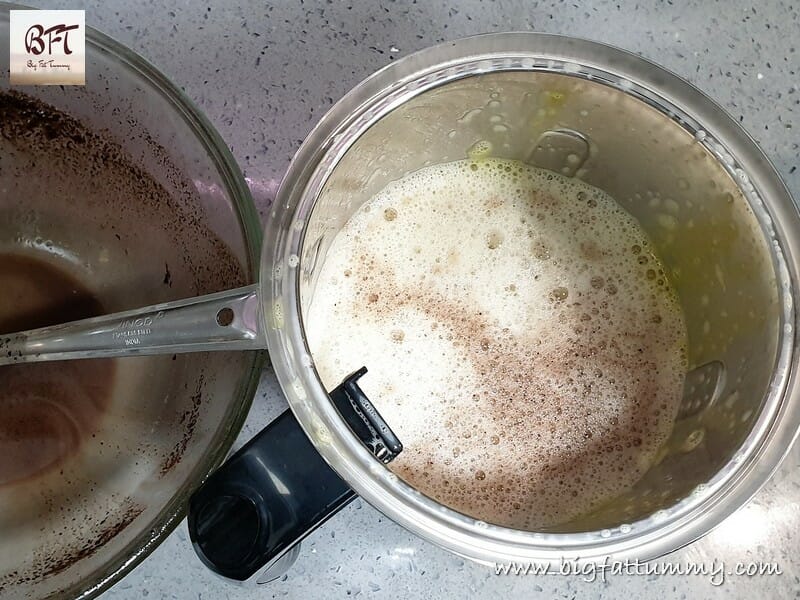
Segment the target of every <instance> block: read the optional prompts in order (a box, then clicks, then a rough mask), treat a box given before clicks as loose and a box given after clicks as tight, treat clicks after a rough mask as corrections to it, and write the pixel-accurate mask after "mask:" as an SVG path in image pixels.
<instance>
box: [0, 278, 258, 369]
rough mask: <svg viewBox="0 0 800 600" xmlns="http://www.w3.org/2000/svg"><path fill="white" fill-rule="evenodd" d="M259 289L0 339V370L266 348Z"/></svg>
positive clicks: (77, 322)
mask: <svg viewBox="0 0 800 600" xmlns="http://www.w3.org/2000/svg"><path fill="white" fill-rule="evenodd" d="M259 304H260V300H259V297H258V285H255V284H254V285H250V286H247V287H242V288H238V289H234V290H226V291H224V292H218V293H216V294H209V295H207V296H199V297H196V298H188V299H184V300H174V301H172V302H165V303H162V304H154V305H152V306H147V307H144V308H138V309H134V310H128V311H125V312H119V313H114V314H110V315H102V316H99V317H93V318H91V319H83V320H80V321H73V322H71V323H64V324H62V325H53V326H51V327H42V328H40V329H31V330H29V331H21V332H17V333H9V334H0V365H9V364H14V363H24V362H37V361H51V360H66V359H73V358H101V357H112V356H142V355H149V354H178V353H183V352H204V351H207V350H258V349H263V348H266V347H267V343H266V338H265V335H264V328H263V326H262V323H261V310H260V307H259Z"/></svg>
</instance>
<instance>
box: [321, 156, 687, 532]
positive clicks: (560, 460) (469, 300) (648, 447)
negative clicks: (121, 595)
mask: <svg viewBox="0 0 800 600" xmlns="http://www.w3.org/2000/svg"><path fill="white" fill-rule="evenodd" d="M307 331H308V335H309V343H310V347H311V350H312V353H313V356H314V360H315V363H316V365H317V367H318V368H319V371H320V375H321V376H322V379H323V382H324V383H325V385H326V386H328V387H329V388H332V387H334V386H336V385H338V383H339V382H340V381H341V379H342V378H343V377H345V376H346V375H347V374H348V373H349V372H351V371H353V370H355V369H356V368H358V367H360V366H361V365H366V366H367V367H368V368H369V373H368V374H367V375H366V376H365V377H364V378H363V379H362V380H361V386H362V388H363V389H364V391H365V392H366V394H367V395H368V396H369V398H370V399H371V400H372V401H373V402H374V403H375V405H376V407H377V408H378V410H379V411H380V412H381V414H382V415H383V416H384V418H385V419H386V420H387V422H388V423H389V424H390V425H391V426H392V428H393V429H394V430H395V432H396V433H397V434H398V436H399V437H400V439H401V440H402V441H403V444H404V446H405V450H404V451H403V453H402V454H401V455H400V456H399V457H398V458H397V459H396V460H395V461H394V462H393V463H392V465H391V468H392V469H393V470H394V471H395V472H396V473H398V475H400V476H401V477H402V478H404V479H405V480H406V481H408V482H409V483H410V484H411V485H413V486H415V487H416V488H418V489H419V490H420V491H422V492H424V493H425V494H427V495H429V496H431V497H432V498H434V499H436V500H437V501H439V502H441V503H443V504H446V505H448V506H451V507H452V508H455V509H456V510H459V511H461V512H464V513H467V514H470V515H472V516H474V517H477V518H480V519H484V520H486V521H489V522H492V523H496V524H500V525H506V526H511V527H517V528H524V529H532V528H537V527H543V526H549V525H555V524H558V523H562V522H565V521H568V520H569V519H571V518H574V517H576V516H579V515H581V514H584V513H586V512H587V511H590V510H592V509H593V508H595V507H597V506H598V505H600V504H602V503H603V502H605V501H607V500H609V499H611V498H613V497H614V496H616V495H617V494H619V493H621V492H623V491H625V490H627V489H628V488H630V487H631V486H632V485H633V484H634V483H635V482H636V481H637V480H638V479H639V478H640V477H641V476H642V475H643V474H644V472H645V471H646V470H647V469H648V468H649V466H650V465H651V463H652V461H653V459H654V456H655V454H656V452H657V450H658V448H659V447H660V445H661V444H662V443H663V442H664V441H665V440H666V438H667V437H668V435H669V434H670V431H671V429H672V424H673V421H674V418H675V415H676V412H677V409H678V405H679V403H680V400H681V393H682V386H683V377H684V372H685V356H686V328H685V324H684V322H683V315H682V312H681V309H680V307H679V305H678V302H677V300H676V297H675V294H674V292H673V290H672V289H671V288H670V284H669V282H668V281H667V278H666V277H665V275H664V272H663V268H662V265H661V263H660V261H659V259H658V258H657V257H656V256H655V255H654V253H653V250H652V247H651V244H650V242H649V240H648V238H647V236H646V234H645V232H644V231H643V230H642V229H641V227H640V226H639V224H638V223H637V222H636V220H635V219H634V218H633V217H631V215H630V214H628V213H627V212H626V211H625V210H624V209H622V208H621V207H620V206H619V204H617V203H616V202H615V201H614V200H613V199H612V198H611V197H610V196H608V195H607V194H605V193H604V192H602V191H600V190H598V189H596V188H593V187H591V186H589V185H587V184H585V183H583V182H581V181H580V180H577V179H570V178H566V177H562V176H560V175H557V174H554V173H552V172H550V171H543V170H540V169H537V168H534V167H530V166H527V165H523V164H521V163H517V162H512V161H502V160H494V159H491V160H489V159H482V160H479V161H472V160H466V161H459V162H454V163H449V164H443V165H436V166H432V167H428V168H425V169H422V170H420V171H417V172H415V173H413V174H411V175H409V176H407V177H405V178H404V179H402V180H400V181H397V182H395V183H393V184H391V185H390V186H388V187H387V188H386V189H384V190H383V191H382V192H381V193H379V194H378V195H377V196H375V197H374V198H373V199H372V200H371V201H370V202H368V203H366V204H365V205H364V206H363V207H362V208H361V209H360V210H359V211H358V212H357V213H356V214H355V215H354V216H353V217H352V219H350V221H349V222H348V223H347V224H346V225H345V227H344V228H343V229H342V231H341V232H340V233H339V234H338V235H337V236H336V238H335V240H334V241H333V244H332V247H331V248H330V250H329V252H328V253H327V255H326V258H325V263H324V265H323V266H322V269H321V273H320V276H319V280H318V283H317V287H316V289H315V292H314V295H313V299H312V301H311V306H310V309H309V313H308V316H307Z"/></svg>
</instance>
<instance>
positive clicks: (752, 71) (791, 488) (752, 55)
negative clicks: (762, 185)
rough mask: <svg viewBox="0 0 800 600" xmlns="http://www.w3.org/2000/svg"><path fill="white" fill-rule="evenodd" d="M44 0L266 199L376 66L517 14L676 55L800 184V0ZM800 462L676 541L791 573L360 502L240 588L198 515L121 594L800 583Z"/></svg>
mask: <svg viewBox="0 0 800 600" xmlns="http://www.w3.org/2000/svg"><path fill="white" fill-rule="evenodd" d="M28 3H30V4H35V5H37V6H41V7H47V8H85V9H86V22H87V24H89V25H92V26H94V27H96V28H98V29H100V30H101V31H103V32H105V33H107V34H109V35H111V36H113V37H114V38H116V39H117V40H119V41H121V42H122V43H124V44H126V45H128V46H130V47H132V48H133V49H135V50H136V51H137V52H139V53H140V54H142V55H143V56H145V57H146V58H147V59H149V60H150V61H152V62H153V63H155V64H156V65H157V66H158V67H159V68H160V69H161V70H162V71H163V72H164V73H166V74H167V75H168V76H170V77H171V78H172V79H173V80H174V81H175V82H177V84H178V85H180V86H182V87H183V88H184V89H185V90H186V93H187V94H188V95H189V97H191V98H192V99H193V100H194V101H195V102H196V103H197V104H198V105H199V106H200V108H201V109H202V110H203V111H205V113H206V114H207V115H208V117H209V118H210V119H211V121H212V122H213V123H214V124H215V125H216V127H217V129H218V130H219V131H220V133H221V134H222V137H223V138H224V139H225V140H226V141H227V142H228V144H229V145H230V147H231V149H232V150H233V154H234V156H235V157H236V159H237V160H238V162H239V164H240V165H241V167H242V169H243V170H244V173H245V176H246V177H247V179H248V182H249V183H250V186H251V189H252V191H253V196H254V197H255V200H256V204H257V206H258V208H259V210H260V212H261V214H262V215H263V214H265V213H266V209H267V207H268V206H269V204H270V202H271V201H272V199H273V197H274V194H275V191H276V189H277V186H278V183H279V181H280V178H281V176H282V174H283V173H284V170H285V169H286V167H287V165H288V162H289V160H290V158H291V156H292V154H293V153H294V152H295V151H296V150H297V148H298V146H299V145H300V142H301V140H302V139H303V138H304V137H305V135H306V134H307V133H308V132H309V130H310V129H311V127H312V126H313V125H314V124H315V123H316V121H317V120H318V119H319V118H320V117H321V116H322V115H323V113H324V112H325V111H326V110H327V109H328V107H329V106H330V105H331V104H332V103H333V102H335V101H336V100H337V99H338V98H340V97H341V96H342V95H343V94H344V93H345V92H347V91H348V90H349V89H350V88H351V87H352V86H354V85H355V84H356V83H358V82H359V81H360V80H361V79H363V78H364V77H366V76H367V75H369V74H370V73H372V72H373V71H375V70H376V69H378V68H380V67H382V66H384V65H385V64H387V63H388V62H389V61H391V60H393V59H395V58H398V57H400V56H403V55H405V54H408V53H410V52H413V51H415V50H418V49H420V48H423V47H426V46H429V45H432V44H435V43H437V42H440V41H443V40H447V39H453V38H456V37H462V36H465V35H470V34H475V33H481V32H487V31H502V30H538V31H546V32H553V33H564V34H570V35H575V36H580V37H586V38H591V39H595V40H599V41H603V42H607V43H611V44H614V45H618V46H622V47H624V48H627V49H629V50H632V51H635V52H638V53H640V54H642V55H643V56H645V57H648V58H650V59H653V60H655V61H657V62H659V63H661V64H662V65H664V66H666V67H667V68H669V69H671V70H673V71H675V72H676V73H678V74H679V75H681V76H683V77H685V78H687V79H688V80H689V81H691V82H692V83H694V84H696V85H697V86H699V87H700V88H702V89H703V90H704V91H705V92H706V93H708V94H709V95H710V96H711V97H712V98H714V99H715V100H717V101H718V102H719V103H721V104H722V105H723V106H724V107H725V108H726V109H727V110H728V111H729V112H730V113H731V114H732V115H733V116H734V117H735V118H737V119H739V120H740V121H741V122H742V123H743V125H744V126H745V127H746V128H747V129H748V131H749V132H750V133H751V134H752V135H753V136H754V137H755V138H756V140H758V142H759V143H760V144H761V146H762V147H763V148H764V150H765V151H766V153H767V154H768V155H769V156H770V158H771V159H772V160H773V161H774V163H775V165H776V167H777V168H778V171H779V172H780V173H781V175H782V176H783V177H784V178H785V180H786V181H787V183H788V184H789V187H790V189H791V191H792V193H793V194H794V196H795V197H796V198H798V199H800V137H799V136H800V7H798V6H797V5H796V4H795V3H794V2H793V0H786V1H785V2H780V1H774V0H767V1H764V0H762V1H760V2H755V3H754V2H749V1H743V0H727V1H719V2H712V1H711V0H699V1H693V2H689V1H683V0H681V1H676V2H672V0H667V2H662V1H660V0H640V1H638V2H628V1H627V0H617V1H601V0H582V1H581V2H577V1H576V2H569V1H567V2H560V1H550V2H536V1H532V0H527V1H525V0H520V1H513V2H512V1H506V2H501V1H497V2H481V1H477V0H462V1H461V2H452V3H445V2H436V1H429V0H419V1H417V0H413V2H405V1H403V2H389V1H381V2H371V1H367V0H364V1H361V2H350V1H348V0H341V1H340V0H334V1H333V2H331V0H328V2H327V3H316V2H313V1H309V0H306V2H305V3H302V2H299V1H298V2H289V1H288V0H285V1H277V2H256V1H252V2H248V1H245V0H214V1H212V2H187V1H178V0H171V1H168V2H163V1H159V2H155V1H153V0H143V1H137V2H130V1H127V2H125V1H121V0H106V1H103V2H92V3H90V2H84V1H82V0H57V1H55V0H50V1H45V2H38V1H33V0H30V1H29V2H28ZM178 38H180V40H181V43H180V44H178V43H177V40H178ZM190 47H192V48H193V50H192V51H191V52H189V51H186V50H185V49H186V48H190ZM284 408H285V401H284V400H283V398H282V397H281V395H280V392H279V390H278V389H277V384H276V382H275V380H274V377H273V375H272V373H271V372H265V373H264V377H263V379H262V385H261V387H260V389H259V392H258V394H257V396H256V399H255V402H254V408H253V410H252V412H251V414H250V418H249V420H248V422H247V425H246V426H245V429H244V431H243V433H242V435H241V436H240V439H239V441H238V444H241V443H243V441H244V440H246V439H247V438H249V437H250V436H251V435H252V434H254V433H255V432H256V431H257V430H258V429H260V428H261V427H262V426H263V425H264V424H266V423H267V422H268V420H269V419H270V418H272V417H273V416H275V415H277V414H278V413H279V412H280V411H282V410H283V409H284ZM798 467H800V447H797V446H796V447H795V448H794V450H793V451H792V454H791V456H790V457H789V458H788V459H787V461H786V462H785V463H784V465H783V467H782V468H781V470H780V471H779V472H778V473H777V475H776V476H775V477H774V478H773V480H772V481H771V482H770V483H769V484H768V485H767V486H766V487H765V488H764V489H763V490H762V491H761V492H760V493H759V494H758V495H757V496H756V498H755V499H754V500H753V501H751V502H750V504H748V505H747V506H746V507H745V508H743V509H742V510H740V511H739V512H738V513H736V514H735V515H734V516H733V517H731V518H730V519H728V520H727V521H726V522H725V523H724V524H723V525H722V526H720V527H719V528H718V529H717V530H715V531H714V532H712V533H711V534H710V535H708V536H707V537H706V538H704V539H702V540H701V541H699V542H696V543H694V544H692V545H690V546H688V547H686V548H684V549H683V550H680V551H678V552H676V553H674V554H672V555H670V556H669V557H668V560H670V561H672V562H686V561H693V562H699V561H705V562H706V563H708V564H709V565H711V564H712V561H714V560H716V561H717V564H719V563H720V562H721V561H722V562H724V564H725V566H726V568H733V567H734V565H735V563H736V562H739V561H741V562H749V561H759V560H761V561H774V562H777V563H778V564H779V566H780V567H781V569H782V571H783V574H782V575H778V576H761V577H747V576H738V577H734V576H731V577H727V578H725V581H724V583H723V584H722V585H712V582H711V581H710V578H709V577H708V576H699V575H698V576H672V575H670V576H622V575H608V576H607V579H606V581H605V582H602V581H595V582H587V581H584V579H585V578H584V577H583V576H580V575H574V576H561V575H548V576H539V577H536V576H497V575H495V574H494V573H493V571H491V570H488V569H486V568H484V567H480V566H478V565H474V564H471V563H469V562H465V561H464V560H462V559H460V558H458V557H456V556H453V555H451V554H448V553H447V552H445V551H443V550H440V549H438V548H436V547H434V546H432V545H431V544H429V543H427V542H425V541H422V540H420V539H419V538H417V537H415V536H413V535H411V534H410V533H407V532H406V531H405V530H403V529H401V528H400V527H399V526H397V525H395V524H394V523H392V522H391V521H390V520H388V519H387V518H385V517H383V516H382V515H381V514H380V513H378V512H377V511H376V510H374V509H372V508H371V507H370V506H368V505H367V504H366V503H364V502H362V501H360V500H356V501H355V502H354V503H353V504H351V505H350V506H348V507H346V508H345V509H344V510H343V511H342V512H341V513H340V514H339V515H337V516H336V517H335V518H333V519H331V520H330V521H329V522H328V523H327V524H326V525H324V526H323V527H322V528H320V529H319V530H317V531H316V532H315V533H314V534H313V536H312V537H310V538H309V539H307V541H305V542H304V543H303V551H302V553H301V556H300V558H299V560H298V561H297V563H296V564H295V566H294V567H293V568H292V569H291V570H290V571H289V573H288V574H287V575H286V576H284V577H283V579H282V580H280V581H278V582H275V583H272V584H269V585H268V586H262V587H260V588H240V587H236V586H233V585H231V584H227V583H225V582H223V581H221V580H219V579H218V578H216V577H215V576H214V575H212V574H211V573H210V572H209V571H208V570H206V569H205V567H203V566H202V565H201V563H200V562H199V560H197V558H196V557H195V555H194V552H193V551H192V549H191V547H190V545H189V543H188V541H187V537H188V536H187V532H186V527H185V525H183V526H181V527H179V528H178V529H177V530H176V531H175V532H174V533H173V534H172V535H171V536H170V537H169V538H168V539H167V540H166V542H165V543H164V544H163V545H161V546H160V547H159V548H158V549H157V550H156V551H155V552H154V553H153V554H152V555H151V556H150V557H149V558H148V559H147V560H145V561H144V563H143V564H141V565H140V566H139V567H138V568H136V569H135V570H134V571H133V572H132V573H131V574H129V575H128V576H127V577H126V578H125V579H123V580H122V581H121V582H119V583H118V584H117V585H115V586H114V587H113V588H112V589H111V590H110V591H109V592H107V594H106V595H105V596H104V598H108V599H109V600H115V599H127V598H143V597H147V598H180V599H184V598H190V599H195V598H197V599H198V600H201V599H211V598H215V599H216V598H220V599H221V598H231V599H242V600H245V599H248V598H251V599H255V598H259V599H261V598H269V597H273V598H274V597H289V598H304V599H305V598H349V597H364V598H387V597H388V598H392V597H403V598H409V599H410V598H464V597H467V596H475V597H478V596H479V597H482V598H509V597H524V598H538V597H541V598H576V597H579V598H619V597H626V598H641V597H648V598H662V599H664V600H670V599H673V598H674V599H678V598H747V599H752V598H794V597H800V535H798V533H799V532H800V469H798ZM714 583H717V581H715V582H714Z"/></svg>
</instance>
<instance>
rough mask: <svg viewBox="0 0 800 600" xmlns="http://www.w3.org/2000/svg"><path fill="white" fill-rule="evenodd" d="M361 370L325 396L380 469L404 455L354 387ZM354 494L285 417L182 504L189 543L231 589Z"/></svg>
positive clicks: (284, 553)
mask: <svg viewBox="0 0 800 600" xmlns="http://www.w3.org/2000/svg"><path fill="white" fill-rule="evenodd" d="M366 372H367V369H366V367H362V368H361V369H359V370H358V371H356V372H355V373H353V374H352V375H350V376H349V377H347V378H346V379H345V380H344V382H342V384H341V385H340V386H338V387H337V388H336V389H334V390H333V391H332V392H330V398H331V401H332V402H333V403H334V405H335V406H336V408H337V410H338V411H339V413H340V414H341V415H342V417H343V418H344V419H345V421H346V422H347V424H348V425H349V426H350V429H351V430H352V431H353V433H354V434H355V435H356V436H357V437H358V438H359V439H360V440H361V442H362V443H363V444H364V445H365V446H366V447H367V449H369V450H370V451H371V452H372V453H373V454H374V455H375V457H376V458H378V459H379V460H380V461H382V462H383V463H388V462H390V461H391V460H393V459H394V458H395V457H396V456H397V455H398V454H399V453H400V452H401V451H402V449H403V446H402V444H401V443H400V440H398V439H397V436H395V434H394V433H393V432H392V430H391V429H390V428H389V426H388V425H387V424H386V422H385V421H384V420H383V418H382V417H381V416H380V414H379V413H378V411H377V410H376V409H375V407H374V406H373V405H372V403H371V402H370V401H369V399H368V398H367V397H366V395H364V392H363V391H362V390H361V388H359V387H358V384H357V380H358V379H359V377H361V376H362V375H364V373H366ZM355 496H356V494H355V492H354V491H353V490H352V489H350V487H349V486H348V485H347V484H346V483H345V482H344V481H342V479H341V478H340V477H339V476H338V475H337V474H336V473H335V472H334V471H333V469H331V468H330V467H329V466H328V464H327V463H326V462H325V461H324V460H323V459H322V457H321V456H320V454H319V453H318V452H317V450H316V449H315V448H314V446H313V444H312V443H311V442H310V441H309V439H308V437H307V436H306V434H305V433H304V432H303V430H302V429H301V428H300V426H299V425H298V423H297V421H296V420H295V418H294V416H293V415H292V413H291V411H289V410H287V411H286V412H284V413H283V414H281V415H280V416H279V417H278V418H277V419H275V420H274V421H273V422H272V423H270V424H269V425H268V426H267V427H266V428H265V429H263V430H262V431H261V432H260V433H259V434H258V435H256V436H255V437H254V438H253V439H252V440H250V441H249V442H248V443H247V444H246V445H245V446H244V447H243V448H241V449H240V450H239V451H238V452H236V454H234V455H233V456H232V457H231V458H230V459H229V460H228V461H227V462H226V463H225V464H223V465H222V466H221V467H220V468H219V469H218V470H217V471H216V472H215V473H214V474H213V475H211V477H209V479H208V480H207V481H206V482H205V483H204V484H203V485H202V486H201V487H200V488H199V489H198V490H197V491H196V492H195V493H194V494H193V495H192V497H191V498H190V499H189V514H188V523H189V537H190V538H191V540H192V544H193V545H194V549H195V551H196V552H197V554H198V556H199V557H200V559H201V560H202V561H203V562H204V563H205V565H206V566H207V567H209V568H210V569H211V570H213V571H214V572H216V573H218V574H219V575H222V576H223V577H227V578H230V579H234V580H237V581H245V580H247V579H249V578H251V577H252V576H253V575H254V574H255V573H257V572H258V571H259V570H261V569H264V568H265V567H266V568H267V569H270V568H272V567H273V566H274V565H276V564H277V563H278V562H279V561H281V560H282V559H285V558H286V557H287V556H289V555H290V553H291V552H292V550H293V549H294V548H296V545H297V543H298V542H300V540H302V539H303V538H304V537H305V536H306V535H308V534H309V533H311V532H312V531H313V530H314V529H316V528H317V527H318V526H319V525H321V524H322V523H324V522H325V521H326V520H327V519H328V518H329V517H331V516H332V515H333V514H335V513H336V512H337V511H338V510H339V509H341V508H342V507H343V506H345V505H346V504H347V503H348V502H350V501H351V500H352V499H353V498H355Z"/></svg>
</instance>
